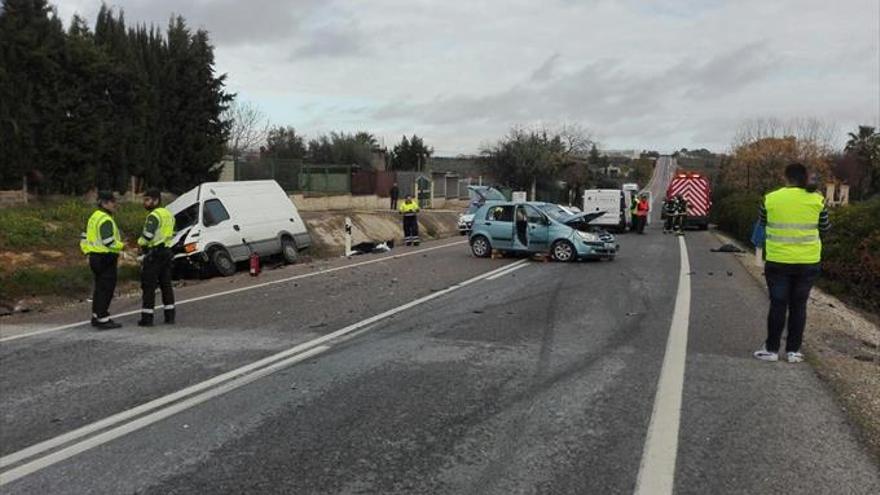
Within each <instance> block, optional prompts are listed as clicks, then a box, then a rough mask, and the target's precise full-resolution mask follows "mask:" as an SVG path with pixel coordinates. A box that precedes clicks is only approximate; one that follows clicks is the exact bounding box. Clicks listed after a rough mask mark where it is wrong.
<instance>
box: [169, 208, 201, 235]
mask: <svg viewBox="0 0 880 495" xmlns="http://www.w3.org/2000/svg"><path fill="white" fill-rule="evenodd" d="M198 220H199V204H198V203H193V204H191V205H190V206H188V207H187V208H184V209H183V210H181V211H180V212H179V213H178V214H177V215H174V230H177V231H181V230H183V229H188V228H190V227H192V226H193V225H195V224H196V222H198Z"/></svg>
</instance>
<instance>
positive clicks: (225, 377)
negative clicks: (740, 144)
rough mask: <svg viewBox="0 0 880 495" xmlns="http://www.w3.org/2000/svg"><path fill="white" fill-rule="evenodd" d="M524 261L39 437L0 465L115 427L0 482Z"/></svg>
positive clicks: (12, 472) (17, 469)
mask: <svg viewBox="0 0 880 495" xmlns="http://www.w3.org/2000/svg"><path fill="white" fill-rule="evenodd" d="M527 262H528V260H520V261H517V262H515V263H512V264H510V265H505V266H502V267H500V268H496V269H495V270H491V271H488V272H486V273H483V274H480V275H477V276H475V277H472V278H470V279H468V280H465V281H463V282H459V283H457V284H455V285H452V286H450V287H447V288H445V289H443V290H440V291H437V292H433V293H431V294H428V295H426V296H424V297H421V298H418V299H415V300H413V301H410V302H408V303H406V304H403V305H401V306H397V307H395V308H392V309H389V310H387V311H384V312H382V313H379V314H377V315H374V316H371V317H369V318H367V319H365V320H361V321H359V322H357V323H353V324H351V325H349V326H347V327H344V328H342V329H339V330H337V331H335V332H332V333H329V334H327V335H323V336H321V337H318V338H316V339H313V340H310V341H308V342H304V343H302V344H299V345H297V346H295V347H292V348H290V349H287V350H285V351H281V352H279V353H276V354H273V355H271V356H268V357H266V358H264V359H261V360H259V361H256V362H254V363H251V364H249V365H245V366H242V367H240V368H237V369H234V370H232V371H229V372H226V373H223V374H221V375H218V376H216V377H214V378H211V379H209V380H206V381H204V382H201V383H198V384H195V385H192V386H190V387H187V388H185V389H183V390H180V391H178V392H174V393H172V394H169V395H166V396H164V397H160V398H158V399H155V400H153V401H150V402H148V403H146V404H142V405H140V406H137V407H135V408H132V409H129V410H127V411H123V412H120V413H118V414H115V415H113V416H110V417H107V418H105V419H103V420H100V421H97V422H95V423H92V424H90V425H86V426H83V427H82V428H79V429H77V430H73V431H71V432H68V433H65V434H63V435H59V436H57V437H55V438H52V439H49V440H46V441H44V442H40V443H38V444H35V445H32V446H30V447H27V448H25V449H22V450H20V451H18V452H14V453H12V454H9V455H7V456H5V457H2V458H0V468H3V467H6V466H10V465H13V464H16V463H18V462H21V461H24V460H26V459H30V458H32V457H34V456H37V455H39V454H42V453H45V452H47V451H50V450H52V449H55V448H57V447H61V446H63V445H66V444H69V443H70V442H73V441H75V440H77V439H79V438H82V437H85V436H87V435H90V434H92V433H96V432H99V431H101V430H105V429H107V428H111V427H114V426H115V428H113V429H111V430H107V431H105V432H103V433H99V434H98V435H95V436H93V437H91V438H88V439H86V440H83V441H80V442H78V443H75V444H73V445H69V446H68V447H65V448H63V449H61V450H58V451H56V452H53V453H51V454H48V455H46V456H44V457H41V458H38V459H36V460H33V461H30V462H28V463H26V464H23V465H21V466H18V467H15V468H13V469H10V470H8V471H6V472H4V473H2V474H0V486H2V485H4V484H6V483H10V482H12V481H14V480H16V479H19V478H21V477H22V476H26V475H28V474H30V473H33V472H35V471H38V470H40V469H43V468H45V467H48V466H51V465H52V464H55V463H57V462H59V461H62V460H64V459H67V458H69V457H72V456H74V455H76V454H78V453H80V452H83V451H85V450H88V449H91V448H93V447H96V446H98V445H101V444H103V443H106V442H109V441H111V440H113V439H115V438H118V437H120V436H122V435H125V434H127V433H130V432H132V431H135V430H137V429H140V428H143V427H145V426H148V425H150V424H152V423H155V422H156V421H159V420H161V419H164V418H166V417H168V416H170V415H171V414H175V413H177V412H180V411H183V410H185V409H188V408H189V407H192V406H194V405H197V404H200V403H201V402H204V401H205V400H208V399H209V398H211V397H216V396H217V395H220V394H221V393H225V392H228V391H230V390H234V389H235V388H238V387H239V386H241V385H237V386H234V387H232V384H235V383H239V382H240V381H241V380H244V379H247V378H250V377H251V376H254V375H255V374H259V375H258V376H265V375H267V374H269V373H271V372H274V371H277V370H279V369H281V368H283V367H285V366H288V365H289V364H291V360H296V359H299V358H302V359H305V358H303V356H307V355H308V356H311V355H313V354H309V353H310V352H311V351H313V350H314V349H316V348H321V347H326V349H329V347H328V346H326V345H324V344H328V343H330V341H333V340H338V339H339V338H340V337H343V336H345V337H346V338H348V337H351V335H352V334H355V333H362V332H359V331H366V330H367V329H368V328H370V327H374V326H375V323H377V322H379V321H381V320H384V319H385V318H388V317H389V316H393V315H395V314H398V313H401V312H403V311H406V310H408V309H410V308H413V307H415V306H418V305H421V304H424V303H426V302H429V301H431V300H434V299H437V298H438V297H441V296H444V295H446V294H449V293H450V292H453V291H456V290H458V289H461V288H463V287H467V286H468V285H471V284H474V283H476V282H479V281H481V280H484V279H487V278H489V277H491V276H493V275H495V274H496V273H499V272H504V271H507V270H509V269H510V268H511V267H514V266H522V265H524V264H525V263H527ZM326 349H322V350H321V352H323V351H325V350H326ZM308 356H307V357H308ZM300 360H301V359H300ZM292 362H296V361H292ZM282 363H287V364H282ZM270 369H271V370H272V371H268V372H265V371H266V370H270ZM254 379H255V378H254ZM250 381H253V380H248V381H245V382H242V383H241V384H242V385H243V384H244V383H250ZM221 384H222V385H221ZM218 385H219V386H218ZM215 386H217V387H216V388H215V389H212V390H209V391H208V392H203V391H205V390H208V389H211V388H212V387H215ZM229 387H231V388H229ZM216 390H222V392H219V393H213V392H214V391H216ZM200 392H202V393H200ZM196 393H200V394H199V395H196V396H193V394H196ZM208 394H212V395H210V396H208V397H207V398H204V399H202V400H196V399H198V398H200V397H203V396H207V395H208ZM186 397H189V398H188V399H186V400H183V401H181V402H179V403H177V404H173V405H170V406H168V407H166V408H165V409H159V408H161V407H163V406H165V405H167V404H171V403H173V402H175V401H178V400H180V399H184V398H186ZM183 404H189V405H187V406H186V407H182V405H183ZM156 409H159V410H158V411H155V412H153V411H154V410H156ZM166 411H173V412H170V413H166ZM146 413H150V414H148V415H147V416H144V417H141V418H139V419H136V420H134V421H132V422H130V423H126V424H123V425H122V426H116V425H118V424H119V423H122V422H124V421H126V420H129V419H131V418H134V417H136V416H140V415H142V414H146ZM147 418H153V420H151V421H146V420H147ZM131 425H137V426H136V427H132V426H131ZM114 432H115V433H114Z"/></svg>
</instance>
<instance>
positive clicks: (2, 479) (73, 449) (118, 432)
mask: <svg viewBox="0 0 880 495" xmlns="http://www.w3.org/2000/svg"><path fill="white" fill-rule="evenodd" d="M327 349H330V347H329V346H326V345H322V346H318V347H314V348H312V349H310V350H308V351H306V352H303V353H302V354H297V355H296V356H293V357H291V358H289V359H285V360H283V361H280V362H278V363H275V364H273V365H272V366H268V367H266V368H263V369H261V370H259V371H256V372H254V373H251V374H249V375H245V376H242V377H239V378H237V379H235V380H233V381H231V382H229V383H226V384H224V385H222V386H220V387H217V388H213V389H211V390H208V391H207V392H203V393H201V394H199V395H196V396H193V397H190V398H189V399H186V400H184V401H181V402H179V403H177V404H174V405H172V406H169V407H166V408H165V409H160V410H158V411H156V412H154V413H152V414H148V415H146V416H143V417H141V418H138V419H136V420H134V421H131V422H129V423H125V424H124V425H122V426H118V427H116V428H113V429H112V430H107V431H105V432H103V433H100V434H98V435H95V436H93V437H90V438H88V439H86V440H83V441H82V442H79V443H75V444H73V445H70V446H68V447H65V448H63V449H61V450H58V451H56V452H53V453H51V454H49V455H47V456H45V457H41V458H39V459H37V460H34V461H31V462H28V463H27V464H22V465H21V466H18V467H16V468H13V469H10V470H9V471H6V472H4V473H0V486H3V485H5V484H7V483H12V482H13V481H15V480H17V479H19V478H22V477H24V476H27V475H29V474H31V473H34V472H36V471H39V470H41V469H43V468H46V467H49V466H51V465H53V464H56V463H58V462H61V461H63V460H65V459H69V458H71V457H73V456H75V455H77V454H80V453H82V452H85V451H87V450H89V449H92V448H94V447H97V446H99V445H102V444H105V443H107V442H110V441H112V440H114V439H116V438H119V437H121V436H123V435H127V434H128V433H131V432H133V431H137V430H140V429H141V428H145V427H147V426H149V425H151V424H153V423H156V422H158V421H161V420H163V419H165V418H167V417H169V416H173V415H175V414H177V413H179V412H181V411H185V410H187V409H190V408H192V407H194V406H197V405H199V404H201V403H203V402H206V401H208V400H210V399H213V398H214V397H217V396H218V395H223V394H225V393H228V392H231V391H233V390H235V389H237V388H240V387H243V386H245V385H247V384H248V383H251V382H253V381H255V380H257V379H259V378H262V377H264V376H266V375H270V374H272V373H275V372H276V371H278V370H281V369H283V368H286V367H288V366H291V365H293V364H296V363H298V362H300V361H303V360H306V359H308V358H310V357H314V356H316V355H318V354H321V353H322V352H324V351H326V350H327Z"/></svg>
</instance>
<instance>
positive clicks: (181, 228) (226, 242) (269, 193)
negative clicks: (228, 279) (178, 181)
mask: <svg viewBox="0 0 880 495" xmlns="http://www.w3.org/2000/svg"><path fill="white" fill-rule="evenodd" d="M167 208H168V210H170V211H171V213H172V214H173V215H174V219H175V229H176V230H177V232H176V234H175V238H174V251H175V253H177V254H176V255H175V260H177V261H178V262H179V261H186V262H188V263H189V264H190V265H193V266H194V267H195V268H197V269H200V270H201V269H202V268H206V267H213V268H214V269H215V270H216V271H217V272H218V273H219V274H220V275H223V276H229V275H233V274H234V273H235V270H236V266H235V264H236V263H237V262H239V261H244V260H247V259H248V258H249V257H250V253H251V251H253V252H256V253H257V254H259V255H260V256H272V255H276V254H280V255H281V256H282V258H284V261H285V262H287V263H293V262H295V261H296V259H297V257H298V254H299V251H301V250H303V249H305V248H307V247H309V246H310V245H311V243H312V240H311V237H310V236H309V233H308V231H306V226H305V223H303V221H302V218H300V216H299V213H298V212H297V211H296V206H294V204H293V202H292V201H291V200H290V198H289V197H288V196H287V194H286V193H285V192H284V190H283V189H281V186H279V185H278V183H277V182H275V181H274V180H255V181H242V182H206V183H204V184H201V185H200V186H198V187H196V188H195V189H191V190H189V191H187V192H185V193H184V194H182V195H180V197H178V198H177V199H176V200H174V201H173V202H172V203H171V204H169V205H168V207H167Z"/></svg>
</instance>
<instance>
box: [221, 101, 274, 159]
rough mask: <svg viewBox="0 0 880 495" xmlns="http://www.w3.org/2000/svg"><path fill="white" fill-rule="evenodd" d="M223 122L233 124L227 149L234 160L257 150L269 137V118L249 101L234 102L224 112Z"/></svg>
mask: <svg viewBox="0 0 880 495" xmlns="http://www.w3.org/2000/svg"><path fill="white" fill-rule="evenodd" d="M223 120H225V121H231V122H232V126H231V129H230V131H229V141H227V143H226V149H227V152H228V153H229V154H230V155H232V158H233V159H237V158H238V157H240V156H241V154H242V153H244V152H245V151H249V150H254V149H257V148H258V147H259V146H260V145H262V144H263V143H265V142H266V137H267V136H268V135H269V118H268V117H266V114H264V113H263V111H262V110H260V108H259V107H257V106H256V105H255V104H253V103H251V102H249V101H241V100H234V101H233V102H232V103H231V104H230V105H229V108H227V109H226V111H225V112H223Z"/></svg>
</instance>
